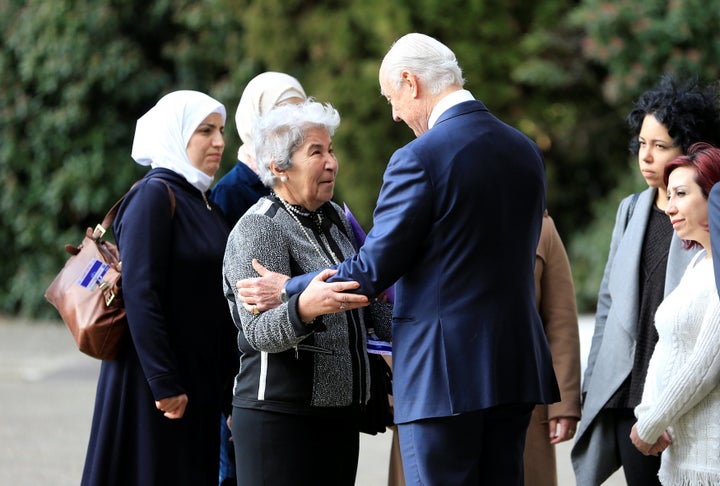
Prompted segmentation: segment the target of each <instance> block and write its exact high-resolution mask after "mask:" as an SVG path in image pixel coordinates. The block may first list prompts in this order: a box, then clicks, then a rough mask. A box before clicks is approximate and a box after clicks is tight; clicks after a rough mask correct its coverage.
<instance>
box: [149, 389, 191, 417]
mask: <svg viewBox="0 0 720 486" xmlns="http://www.w3.org/2000/svg"><path fill="white" fill-rule="evenodd" d="M187 402H188V396H187V395H186V394H185V393H183V394H182V395H175V396H174V397H167V398H163V399H162V400H156V401H155V408H157V409H158V410H160V411H161V412H164V415H165V416H166V417H167V418H169V419H179V418H182V416H183V415H184V414H185V407H187Z"/></svg>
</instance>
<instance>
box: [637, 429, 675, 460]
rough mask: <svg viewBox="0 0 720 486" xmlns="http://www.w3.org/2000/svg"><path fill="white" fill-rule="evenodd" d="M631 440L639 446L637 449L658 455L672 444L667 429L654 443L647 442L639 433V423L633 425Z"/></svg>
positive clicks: (647, 453) (651, 454) (648, 454)
mask: <svg viewBox="0 0 720 486" xmlns="http://www.w3.org/2000/svg"><path fill="white" fill-rule="evenodd" d="M630 440H631V441H632V443H633V445H634V446H635V447H636V448H637V450H639V451H640V452H642V453H643V454H645V455H646V456H657V455H658V454H660V453H661V452H662V451H664V450H665V449H667V448H668V446H670V445H671V444H672V440H671V439H670V434H668V432H667V430H666V431H665V432H663V433H662V435H661V436H660V437H659V438H658V440H657V441H656V442H655V443H654V444H649V443H647V442H645V441H644V440H642V439H641V438H640V435H638V431H637V423H636V424H635V425H633V427H632V430H631V431H630Z"/></svg>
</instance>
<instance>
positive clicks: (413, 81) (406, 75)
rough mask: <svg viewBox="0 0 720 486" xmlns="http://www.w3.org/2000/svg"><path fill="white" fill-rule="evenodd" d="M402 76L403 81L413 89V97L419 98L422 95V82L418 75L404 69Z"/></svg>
mask: <svg viewBox="0 0 720 486" xmlns="http://www.w3.org/2000/svg"><path fill="white" fill-rule="evenodd" d="M401 76H402V80H403V83H404V84H406V85H407V86H408V87H409V88H410V90H411V91H412V97H413V98H419V97H420V83H419V82H418V77H417V76H415V75H414V74H413V73H411V72H410V71H403V72H402V73H401Z"/></svg>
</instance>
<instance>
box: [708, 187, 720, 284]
mask: <svg viewBox="0 0 720 486" xmlns="http://www.w3.org/2000/svg"><path fill="white" fill-rule="evenodd" d="M708 223H709V224H710V247H711V248H712V256H713V268H714V269H715V287H717V289H718V295H720V182H718V183H716V184H715V185H714V186H713V188H712V190H711V191H710V195H709V196H708Z"/></svg>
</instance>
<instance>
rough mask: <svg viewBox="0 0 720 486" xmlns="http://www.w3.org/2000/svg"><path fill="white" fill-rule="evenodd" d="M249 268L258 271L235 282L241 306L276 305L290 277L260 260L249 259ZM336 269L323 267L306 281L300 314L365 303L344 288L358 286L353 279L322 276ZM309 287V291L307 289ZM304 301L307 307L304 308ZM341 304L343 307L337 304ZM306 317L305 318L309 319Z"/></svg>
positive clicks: (252, 309)
mask: <svg viewBox="0 0 720 486" xmlns="http://www.w3.org/2000/svg"><path fill="white" fill-rule="evenodd" d="M252 264H253V268H254V269H255V271H256V272H257V273H258V275H260V276H259V277H255V278H246V279H243V280H240V281H238V282H237V284H236V285H235V286H236V287H237V289H238V297H239V298H240V300H241V301H242V303H243V307H245V309H246V310H247V311H248V312H252V313H255V312H256V311H257V312H264V311H266V310H269V309H274V308H275V307H277V306H279V305H280V292H282V288H283V286H284V285H285V282H287V281H288V280H289V279H290V277H288V276H287V275H283V274H281V273H276V272H271V271H270V270H268V269H267V268H265V267H264V266H263V265H262V264H261V263H260V262H258V261H257V260H255V259H253V261H252ZM336 272H337V271H336V270H330V269H327V270H323V271H322V272H321V273H319V274H318V275H317V276H316V277H315V278H314V279H313V280H312V282H311V283H310V285H308V288H307V289H305V291H304V292H303V296H302V297H301V300H302V301H303V302H301V304H300V305H301V309H302V310H301V312H302V316H303V318H306V317H309V316H312V317H313V318H314V317H316V316H318V315H321V314H330V313H333V312H340V311H344V310H350V309H357V308H358V307H364V306H366V305H368V303H369V300H368V298H367V297H366V296H364V295H360V294H350V293H345V291H347V290H354V289H357V288H358V287H360V284H359V283H357V282H353V281H350V282H333V283H327V282H325V280H327V279H328V278H330V277H331V276H333V275H335V273H336ZM308 291H309V293H308ZM304 304H305V305H309V307H307V308H305V307H304ZM341 305H343V306H344V307H343V308H341ZM311 320H312V319H311V318H308V322H309V321H311Z"/></svg>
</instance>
